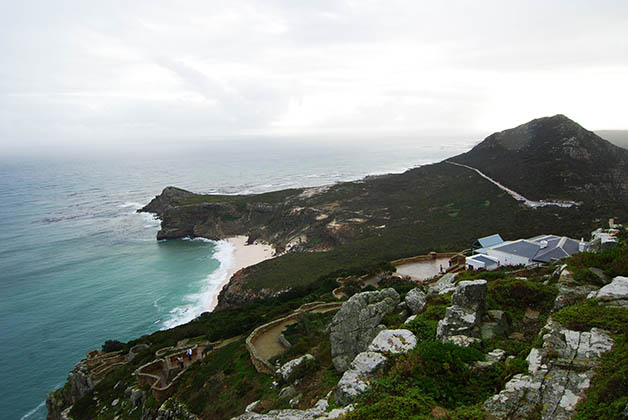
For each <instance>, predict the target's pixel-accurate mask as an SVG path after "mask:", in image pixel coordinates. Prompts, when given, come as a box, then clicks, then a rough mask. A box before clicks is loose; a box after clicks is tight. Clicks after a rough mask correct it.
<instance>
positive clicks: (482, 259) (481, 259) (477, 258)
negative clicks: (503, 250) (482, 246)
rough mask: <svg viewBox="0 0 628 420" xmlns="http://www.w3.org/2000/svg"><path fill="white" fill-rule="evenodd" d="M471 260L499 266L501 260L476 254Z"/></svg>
mask: <svg viewBox="0 0 628 420" xmlns="http://www.w3.org/2000/svg"><path fill="white" fill-rule="evenodd" d="M468 259H469V260H475V261H479V262H482V263H484V264H485V265H492V264H497V263H498V262H499V260H498V259H497V258H493V257H490V256H488V255H483V254H476V255H473V256H471V257H468Z"/></svg>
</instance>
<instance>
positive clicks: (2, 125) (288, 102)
mask: <svg viewBox="0 0 628 420" xmlns="http://www.w3.org/2000/svg"><path fill="white" fill-rule="evenodd" d="M0 28H1V29H0V145H1V146H2V149H3V150H4V152H5V153H6V152H7V151H11V150H18V149H20V150H29V149H36V148H41V147H57V146H59V147H63V146H65V147H68V146H72V147H73V146H76V145H78V146H80V147H89V146H94V145H99V144H103V143H110V144H133V143H145V142H147V141H162V142H169V141H177V142H185V141H191V140H189V139H198V138H207V139H211V138H220V137H221V136H223V137H224V136H243V135H246V136H248V135H251V136H272V137H284V138H290V139H293V140H292V141H294V139H295V138H298V136H304V137H305V136H307V137H316V136H320V137H325V136H333V137H335V138H355V137H356V136H361V135H371V136H372V135H377V136H381V137H382V138H384V137H385V136H386V135H391V136H392V135H409V136H412V135H415V134H416V135H418V134H426V133H427V134H429V133H441V134H442V133H445V134H448V133H485V134H488V133H490V132H493V131H497V130H502V129H505V128H508V127H511V126H514V125H518V124H520V123H523V122H526V121H527V120H530V119H532V118H535V117H539V116H545V115H553V114H556V113H563V114H566V115H567V116H569V117H571V118H573V119H575V120H576V121H578V122H580V123H581V124H582V125H584V126H585V127H586V128H589V129H626V128H628V120H627V118H626V98H628V1H626V0H617V1H575V0H565V1H549V0H545V1H529V0H526V1H504V0H499V1H481V0H474V1H429V2H428V1H418V0H410V1H397V0H382V1H376V0H345V1H340V0H339V1H327V0H312V1H298V0H288V1H273V0H264V1H261V0H260V1H254V0H227V1H213V0H212V1H209V0H202V1H169V2H166V1H156V0H150V1H141V0H133V1H126V0H125V1H113V0H107V1H102V0H98V1H91V0H80V1H63V0H55V1H47V0H41V1H29V0H20V1H10V0H0ZM155 139H159V140H155ZM478 140H479V139H478ZM0 154H2V152H0Z"/></svg>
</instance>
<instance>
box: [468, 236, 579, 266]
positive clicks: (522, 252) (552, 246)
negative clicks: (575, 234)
mask: <svg viewBox="0 0 628 420" xmlns="http://www.w3.org/2000/svg"><path fill="white" fill-rule="evenodd" d="M586 248H587V244H586V243H585V242H584V241H577V240H575V239H571V238H568V237H566V236H556V235H539V236H535V237H533V238H530V239H518V240H516V241H505V242H502V243H498V244H496V245H493V246H488V247H485V248H481V249H478V250H477V251H478V252H480V253H479V254H478V255H483V256H486V257H491V258H493V259H496V260H497V261H498V266H502V265H530V264H534V263H538V262H550V261H552V260H559V259H562V258H566V257H569V256H571V255H573V254H575V253H576V252H582V251H585V250H586ZM473 257H475V256H473ZM473 257H469V258H473ZM474 261H477V259H474ZM489 265H490V264H489ZM469 266H470V267H473V268H474V269H477V268H475V267H476V266H479V263H476V262H473V261H471V264H469ZM480 268H485V269H489V268H486V267H480Z"/></svg>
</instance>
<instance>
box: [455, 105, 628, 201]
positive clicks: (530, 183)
mask: <svg viewBox="0 0 628 420" xmlns="http://www.w3.org/2000/svg"><path fill="white" fill-rule="evenodd" d="M450 160H451V161H453V162H458V163H462V164H465V165H469V166H472V167H474V168H476V169H479V170H480V171H482V172H484V173H485V174H486V175H488V176H489V177H491V178H493V179H495V180H497V181H498V182H500V183H502V184H504V185H505V186H507V187H509V188H511V189H513V190H515V191H517V192H518V193H520V194H523V195H524V196H526V197H527V198H529V199H533V200H542V199H566V200H585V201H589V200H604V201H607V200H611V201H621V200H626V199H628V150H626V149H623V148H621V147H618V146H615V145H613V144H611V143H610V142H608V141H606V140H604V139H603V138H601V137H600V136H598V135H597V134H595V133H593V132H592V131H588V130H586V129H584V128H583V127H581V126H580V125H579V124H577V123H576V122H574V121H572V120H570V119H569V118H567V117H566V116H564V115H560V114H559V115H555V116H553V117H545V118H538V119H535V120H532V121H530V122H528V123H526V124H523V125H520V126H518V127H515V128H512V129H509V130H505V131H501V132H499V133H495V134H492V135H490V136H489V137H487V138H486V139H485V140H484V141H483V142H481V143H480V144H478V145H477V146H475V147H474V148H473V149H471V150H470V151H469V152H467V153H463V154H461V155H458V156H456V157H454V158H451V159H450Z"/></svg>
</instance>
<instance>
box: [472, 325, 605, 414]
mask: <svg viewBox="0 0 628 420" xmlns="http://www.w3.org/2000/svg"><path fill="white" fill-rule="evenodd" d="M543 331H546V333H545V334H544V335H543V347H542V348H540V349H538V348H534V349H532V350H531V351H530V354H529V355H528V358H527V361H528V374H518V375H515V376H513V378H512V379H511V380H510V381H509V382H508V383H506V385H505V387H504V389H503V390H502V391H501V392H500V393H499V394H497V395H494V396H493V397H491V398H489V399H488V400H486V401H485V402H484V409H485V410H486V411H487V412H488V413H489V415H490V416H492V417H491V418H495V419H511V418H529V417H530V416H531V415H532V414H533V413H534V412H535V411H536V410H537V408H538V407H543V410H542V411H541V413H540V414H541V419H542V420H550V419H557V420H563V419H568V418H571V417H572V416H573V415H574V408H575V407H576V405H577V404H578V402H579V401H580V400H581V399H582V398H583V397H584V395H585V393H586V390H587V389H588V388H589V386H590V383H591V380H592V379H593V375H594V373H595V368H596V367H597V366H598V363H599V359H600V358H601V357H602V355H603V354H604V353H605V352H607V351H609V350H610V349H611V348H612V346H613V340H612V338H611V337H610V335H609V334H608V333H607V332H606V331H604V330H600V329H597V328H592V329H591V331H588V332H581V331H573V330H568V329H566V328H563V327H562V326H561V325H560V324H559V323H557V322H553V321H552V320H551V319H550V321H548V323H547V324H546V325H545V327H544V328H543Z"/></svg>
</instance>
